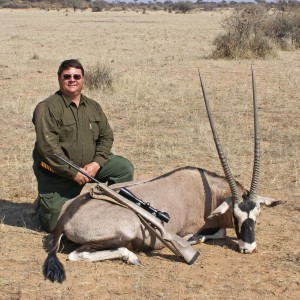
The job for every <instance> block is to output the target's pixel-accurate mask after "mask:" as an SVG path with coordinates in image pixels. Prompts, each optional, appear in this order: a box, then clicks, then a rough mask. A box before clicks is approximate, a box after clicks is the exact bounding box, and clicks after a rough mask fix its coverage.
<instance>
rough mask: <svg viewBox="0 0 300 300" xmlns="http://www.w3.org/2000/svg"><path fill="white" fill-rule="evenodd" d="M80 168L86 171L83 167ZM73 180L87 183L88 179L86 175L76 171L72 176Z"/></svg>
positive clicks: (82, 183)
mask: <svg viewBox="0 0 300 300" xmlns="http://www.w3.org/2000/svg"><path fill="white" fill-rule="evenodd" d="M80 170H82V171H84V172H86V170H85V169H83V168H80ZM86 173H87V172H86ZM73 180H74V181H75V182H77V183H78V184H79V185H84V184H86V183H88V182H89V181H90V179H89V178H87V177H86V176H84V175H83V174H81V173H80V172H78V173H77V174H76V175H75V177H74V178H73Z"/></svg>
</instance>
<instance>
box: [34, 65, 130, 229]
mask: <svg viewBox="0 0 300 300" xmlns="http://www.w3.org/2000/svg"><path fill="white" fill-rule="evenodd" d="M57 75H58V83H59V87H60V89H59V91H57V92H56V93H55V94H54V95H52V96H50V97H49V98H47V99H45V100H44V101H42V102H40V103H39V104H38V105H37V107H36V108H35V110H34V113H33V119H32V121H33V124H34V125H35V130H36V142H35V146H34V150H33V160H34V163H33V170H34V173H35V176H36V178H37V183H38V193H39V198H38V199H39V200H38V205H37V212H38V216H39V220H40V222H41V225H42V227H43V228H44V229H45V230H46V231H48V232H52V231H53V230H54V228H55V226H56V223H57V219H58V216H59V213H60V210H61V207H62V206H63V204H64V203H65V201H66V200H68V199H71V198H74V197H76V196H77V195H79V194H80V192H81V190H82V188H83V186H84V185H85V184H86V183H87V182H89V179H88V178H87V177H86V176H84V175H83V174H82V173H80V172H78V171H76V170H75V169H73V168H71V167H69V166H68V165H67V164H65V163H64V162H62V161H61V160H59V159H58V158H57V157H55V156H54V154H57V155H59V156H61V157H64V158H66V159H68V160H70V161H72V162H73V163H74V164H76V165H78V166H80V168H81V169H82V170H84V171H85V172H86V173H88V174H89V175H91V176H93V177H95V178H96V179H97V180H98V181H100V182H108V184H112V183H118V182H124V181H130V180H132V179H133V169H134V168H133V165H132V164H131V162H129V161H128V160H127V159H126V158H124V157H121V156H117V155H113V154H112V153H111V147H112V144H113V132H112V130H111V128H110V125H109V123H108V121H107V118H106V116H105V114H104V112H103V111H102V109H101V107H100V105H99V104H98V103H97V102H96V101H94V100H92V99H89V98H87V97H86V96H84V95H82V93H81V92H82V89H83V84H84V69H83V67H82V65H81V63H80V62H79V61H78V60H75V59H70V60H65V61H63V62H62V63H61V65H60V67H59V69H58V73H57ZM87 217H88V216H87Z"/></svg>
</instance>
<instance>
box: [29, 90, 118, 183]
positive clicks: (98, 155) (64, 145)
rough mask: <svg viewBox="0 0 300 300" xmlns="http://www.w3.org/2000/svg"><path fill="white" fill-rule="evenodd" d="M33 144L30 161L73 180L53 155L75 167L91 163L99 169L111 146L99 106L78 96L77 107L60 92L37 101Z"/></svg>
mask: <svg viewBox="0 0 300 300" xmlns="http://www.w3.org/2000/svg"><path fill="white" fill-rule="evenodd" d="M32 122H33V124H34V125H35V130H36V143H35V146H34V150H33V159H34V161H35V162H36V163H37V164H39V163H40V162H41V161H43V162H45V163H47V164H48V165H50V166H51V167H52V168H53V169H54V171H55V173H56V174H58V175H60V176H63V177H67V178H73V177H74V176H75V175H76V173H77V171H76V170H74V169H72V168H70V167H69V166H68V165H67V164H65V163H63V162H62V161H60V160H59V159H58V158H56V157H55V156H54V153H55V154H58V155H60V156H62V157H64V158H66V159H68V160H71V161H72V162H73V163H75V164H76V165H78V166H80V167H83V166H84V165H86V164H88V163H90V162H92V161H94V162H97V163H98V164H99V165H100V166H103V165H104V164H105V162H106V161H107V159H108V155H109V153H110V151H111V147H112V144H113V132H112V130H111V127H110V125H109V123H108V121H107V118H106V116H105V114H104V112H103V110H102V109H101V107H100V105H99V104H98V103H97V102H96V101H94V100H92V99H89V98H87V97H85V96H84V95H81V99H80V105H79V107H77V106H76V105H75V104H74V103H73V102H72V101H71V100H70V99H69V98H68V97H67V96H65V95H63V94H62V93H61V92H59V91H58V92H56V93H55V94H54V95H52V96H50V97H49V98H47V99H45V100H44V101H42V102H40V103H39V104H38V105H37V107H36V108H35V110H34V113H33V119H32Z"/></svg>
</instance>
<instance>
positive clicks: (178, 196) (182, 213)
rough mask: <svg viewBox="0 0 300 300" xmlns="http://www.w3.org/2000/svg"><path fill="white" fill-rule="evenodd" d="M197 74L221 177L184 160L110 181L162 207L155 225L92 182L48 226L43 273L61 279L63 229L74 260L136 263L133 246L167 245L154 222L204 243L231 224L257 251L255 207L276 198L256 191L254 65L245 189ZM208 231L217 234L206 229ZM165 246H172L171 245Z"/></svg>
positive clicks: (247, 247) (247, 249)
mask: <svg viewBox="0 0 300 300" xmlns="http://www.w3.org/2000/svg"><path fill="white" fill-rule="evenodd" d="M199 78H200V83H201V88H202V93H203V97H204V101H205V106H206V110H207V114H208V119H209V122H210V125H211V129H212V133H213V136H214V141H215V144H216V148H217V151H218V154H219V158H220V162H221V164H222V167H223V170H224V173H225V177H223V176H219V175H217V174H215V173H212V172H210V171H207V170H204V169H201V168H197V167H182V168H179V169H175V170H173V171H171V172H169V173H167V174H164V175H161V176H159V177H156V178H153V179H150V180H145V181H139V182H135V181H133V182H127V183H123V184H117V185H112V186H110V187H109V189H110V190H111V191H113V193H118V192H119V191H120V189H121V188H124V187H125V188H126V189H127V190H129V191H130V192H132V193H133V194H134V195H135V196H136V197H138V198H139V199H142V200H143V201H145V203H150V204H151V205H152V207H156V208H157V209H159V210H160V211H163V212H167V213H168V214H169V216H170V221H169V222H162V221H161V220H158V219H157V220H158V221H157V222H158V223H159V224H158V223H156V224H158V225H156V226H154V229H153V228H152V229H151V228H150V227H151V226H149V222H148V221H149V220H150V219H151V218H150V219H147V217H144V218H143V217H141V215H142V216H143V214H140V213H136V212H135V211H133V210H132V209H129V208H128V207H127V206H126V205H125V206H124V205H122V204H120V203H118V202H116V201H115V200H116V199H112V198H111V197H110V194H107V193H105V192H104V191H103V189H101V188H97V186H96V187H95V188H94V189H92V190H91V192H90V193H85V194H83V195H80V196H78V197H76V198H74V199H71V200H69V201H67V202H66V203H65V205H64V206H63V208H62V211H61V214H60V217H59V220H58V223H57V226H56V229H55V231H54V236H53V245H52V250H51V251H50V252H49V254H48V257H47V259H46V261H45V264H44V276H45V278H48V279H50V280H51V281H52V282H54V281H58V282H62V281H64V280H65V270H64V267H63V265H62V264H61V263H60V261H59V260H58V258H57V252H58V250H59V245H60V240H61V237H62V236H63V235H65V236H66V237H67V238H68V239H69V240H71V241H73V242H75V243H78V244H81V246H80V247H79V248H78V249H77V250H75V251H73V252H72V253H70V254H69V256H68V258H69V260H72V261H78V260H89V261H100V260H105V259H117V258H119V259H122V260H124V261H126V262H127V263H128V264H134V265H139V264H140V262H139V260H138V257H137V255H136V254H135V253H134V252H132V251H130V250H134V251H135V252H137V251H143V250H144V251H145V250H153V249H161V248H163V247H164V246H166V242H165V241H164V240H163V239H162V238H159V235H158V234H156V232H155V230H157V228H158V229H159V228H163V229H162V230H164V229H165V230H166V231H167V232H172V233H174V234H175V235H177V236H179V237H185V236H188V235H189V236H190V238H189V240H188V242H189V243H190V244H195V243H198V242H203V241H204V240H206V239H208V238H222V237H225V235H226V232H225V229H226V228H235V232H236V235H237V238H238V247H239V251H240V252H241V253H252V252H254V251H255V249H256V247H257V245H256V240H255V231H254V229H255V223H256V219H257V217H258V215H259V213H260V203H263V204H266V205H269V206H274V205H277V204H278V203H280V201H276V200H274V199H271V198H267V197H261V196H258V195H257V187H258V179H259V164H260V138H259V127H258V113H257V104H256V86H255V78H254V70H253V67H252V89H253V107H254V132H255V138H254V139H255V142H254V143H255V146H254V165H253V175H252V182H251V187H250V191H248V190H247V189H246V188H244V187H243V185H242V184H240V183H239V182H237V181H235V179H234V177H233V175H232V173H231V171H230V169H229V166H228V164H227V161H226V158H225V155H224V153H223V150H222V148H221V144H220V141H219V137H218V135H217V132H216V129H215V124H214V121H213V119H212V116H211V112H210V107H209V103H208V99H207V96H206V92H205V88H204V84H203V81H202V78H201V76H200V72H199ZM134 205H135V204H134ZM135 206H137V205H135ZM154 219H156V218H155V217H154ZM150 221H151V220H150ZM154 224H155V222H154ZM150 229H151V230H150ZM212 232H214V233H217V234H215V235H208V236H207V235H206V234H207V233H209V234H211V233H212ZM129 249H130V250H129ZM170 249H173V250H174V248H172V247H171V248H170ZM174 253H176V251H174ZM196 257H197V254H195V253H192V256H191V258H188V260H186V261H187V262H188V263H192V262H193V261H194V260H195V259H196Z"/></svg>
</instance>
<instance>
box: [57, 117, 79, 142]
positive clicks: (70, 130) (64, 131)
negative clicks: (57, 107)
mask: <svg viewBox="0 0 300 300" xmlns="http://www.w3.org/2000/svg"><path fill="white" fill-rule="evenodd" d="M76 132H77V125H76V121H75V119H74V118H65V119H64V120H63V122H62V124H61V127H60V134H59V140H60V142H66V141H70V142H74V141H76Z"/></svg>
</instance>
